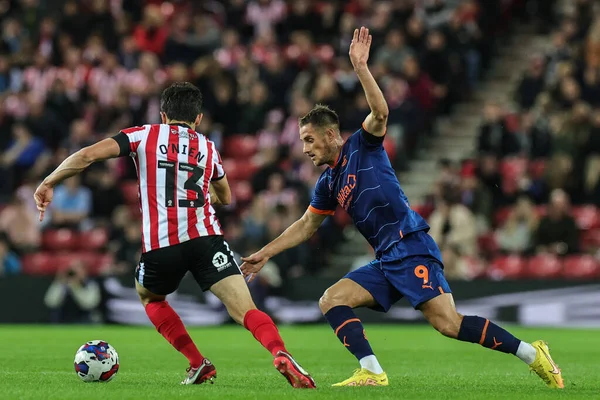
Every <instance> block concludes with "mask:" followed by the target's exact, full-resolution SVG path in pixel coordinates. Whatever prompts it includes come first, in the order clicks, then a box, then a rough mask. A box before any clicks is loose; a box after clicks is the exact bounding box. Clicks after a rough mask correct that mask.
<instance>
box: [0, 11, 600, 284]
mask: <svg viewBox="0 0 600 400" xmlns="http://www.w3.org/2000/svg"><path fill="white" fill-rule="evenodd" d="M3 3H6V4H7V5H8V7H4V8H0V13H2V15H1V18H0V20H1V21H2V29H3V35H2V38H1V41H0V175H1V176H2V179H1V180H0V231H3V232H4V233H5V236H6V237H7V238H8V240H9V242H10V251H11V252H14V253H15V254H17V255H19V256H20V258H21V261H22V263H21V265H22V268H21V271H22V272H23V273H27V274H48V275H52V274H54V273H56V271H57V269H60V268H63V267H65V266H66V265H67V264H69V263H71V262H73V261H74V260H81V261H83V262H84V263H85V264H86V265H87V266H88V268H90V271H91V273H92V274H120V273H123V271H131V269H133V265H134V263H135V262H136V259H137V257H138V256H139V228H138V225H137V224H138V222H137V220H138V219H139V217H140V215H139V209H138V205H137V199H138V194H137V184H136V182H135V179H134V178H135V170H134V166H133V163H131V161H129V160H125V159H123V160H115V161H111V162H107V163H104V164H102V165H97V166H95V167H94V168H92V169H90V170H89V171H87V172H86V173H85V174H84V175H83V177H82V184H81V186H79V185H75V184H74V185H73V187H65V188H64V189H63V190H64V192H65V195H64V197H65V198H64V201H63V203H64V204H63V205H64V207H63V208H61V209H58V208H56V209H55V210H52V211H51V213H50V221H49V223H47V224H45V225H39V224H38V223H37V221H36V220H35V206H34V204H33V202H32V194H33V190H34V189H35V186H36V185H37V183H38V182H39V180H40V179H41V178H42V177H43V176H44V175H45V174H46V173H47V172H48V171H49V170H51V169H53V168H54V167H55V166H56V165H57V164H58V163H59V162H60V161H61V160H62V159H64V158H65V157H66V156H67V155H68V154H70V153H72V152H73V151H76V150H78V149H80V148H81V147H83V146H85V145H87V144H90V143H92V142H94V141H96V140H98V139H101V138H104V137H108V136H112V135H114V134H115V133H116V132H118V131H119V129H121V128H124V127H128V126H133V125H139V124H143V123H156V122H158V121H159V114H158V107H159V104H158V98H159V95H160V92H161V90H162V88H164V87H165V86H166V85H168V84H170V83H171V82H173V81H178V80H188V81H191V82H193V83H195V84H196V85H197V86H199V87H200V88H201V90H202V92H203V94H204V102H205V110H206V112H205V114H204V119H203V122H202V126H200V128H199V130H200V131H201V132H203V133H205V134H206V135H207V136H209V137H210V138H211V139H212V140H213V141H215V143H216V145H217V147H218V148H219V150H220V151H221V153H222V155H223V157H224V165H225V170H226V172H227V174H228V176H229V179H230V182H231V186H232V190H233V194H234V204H233V205H231V206H228V207H226V208H221V209H219V210H218V213H219V216H220V218H221V221H222V222H223V225H224V227H225V230H226V234H227V239H228V241H229V242H230V243H231V245H232V247H233V248H234V249H235V250H236V251H237V252H239V253H241V254H246V253H248V252H249V251H251V250H252V249H256V248H257V247H260V246H261V245H262V244H264V243H265V242H266V241H267V240H269V239H271V238H273V237H275V236H277V235H278V234H279V233H281V232H282V230H283V229H285V227H286V226H288V225H289V223H290V222H292V221H293V220H295V219H296V218H297V217H298V216H299V215H300V213H302V212H303V210H304V207H305V206H306V204H307V201H308V199H309V198H310V195H311V190H312V187H313V185H314V183H315V182H316V179H317V178H318V176H319V174H320V171H319V170H318V169H315V168H314V167H313V166H312V165H311V164H310V163H307V162H306V160H305V156H304V155H303V154H302V150H301V146H300V142H299V141H298V138H297V134H298V129H297V118H298V116H300V115H303V114H304V113H305V112H307V111H308V110H309V109H310V108H311V107H312V105H313V104H315V103H318V102H320V103H326V104H328V105H330V106H332V107H333V108H335V109H336V110H337V111H338V113H339V115H340V120H341V126H342V129H343V130H344V132H345V135H348V134H350V133H351V132H352V131H353V130H354V129H356V128H357V127H358V126H359V125H360V122H361V121H362V119H363V118H364V116H365V115H366V113H367V109H368V107H367V105H366V101H365V98H364V95H362V92H361V91H360V90H359V87H358V82H357V79H356V77H355V75H354V73H353V71H352V67H351V65H350V63H349V60H348V57H347V51H348V45H349V42H350V39H351V33H352V29H353V28H354V27H355V26H358V25H361V24H364V25H368V26H369V27H370V29H371V31H372V32H373V50H372V56H371V60H370V63H371V65H372V70H373V72H374V75H375V76H376V78H377V79H378V81H379V82H380V83H381V85H382V87H383V90H384V93H385V95H386V98H387V100H388V102H389V104H390V122H389V130H388V132H389V134H388V137H387V138H386V142H385V148H386V150H387V151H388V154H389V155H390V159H391V160H392V163H393V165H394V166H395V168H397V169H398V171H407V170H409V168H410V163H409V161H410V159H411V158H412V157H414V156H415V154H416V153H417V152H418V151H419V150H420V149H421V148H422V145H423V140H422V138H423V137H435V135H437V134H438V132H436V129H435V126H436V125H435V121H436V119H437V118H438V117H439V116H443V115H445V114H448V113H451V112H453V106H454V105H455V104H456V103H458V102H460V101H461V100H463V99H465V98H468V97H469V96H470V94H471V93H472V91H473V90H474V89H475V88H476V87H477V84H478V82H479V81H480V79H481V78H482V76H484V75H485V72H486V71H487V69H488V68H489V67H490V65H491V63H492V60H493V58H494V49H495V47H496V46H497V40H498V38H501V37H503V36H502V35H503V34H504V33H505V31H506V27H507V24H506V23H505V22H506V20H507V19H509V18H510V17H511V15H510V6H513V5H515V4H517V5H519V4H521V5H522V3H523V2H520V1H510V2H501V1H495V0H494V1H492V0H489V1H488V0H478V1H476V0H446V1H444V0H432V1H412V0H404V1H389V2H388V1H373V0H351V1H317V0H295V1H288V2H285V1H282V0H251V1H244V0H227V1H203V2H195V1H172V2H161V1H150V0H148V1H141V0H140V1H129V0H117V1H109V0H95V1H91V0H89V1H58V0H57V1H45V2H42V1H39V0H27V1H16V0H13V1H5V2H3ZM584 3H586V2H585V1H583V2H581V4H584ZM503 4H504V6H505V7H504V8H503V7H502V5H503ZM507 4H508V6H509V7H506V5H507ZM44 7H46V9H44ZM556 26H557V27H558V28H556V29H555V31H553V32H552V33H551V35H553V36H552V37H553V42H554V43H555V45H556V48H555V50H554V51H553V52H551V53H549V54H544V55H543V56H541V57H538V58H536V59H535V60H534V62H532V70H531V71H529V72H528V73H527V74H526V75H525V76H524V78H523V81H522V83H521V84H520V85H519V87H518V88H517V89H516V101H517V102H518V104H519V105H520V108H519V110H517V111H516V112H508V111H506V110H503V109H501V107H499V106H497V105H494V104H489V105H486V112H485V114H486V122H485V124H484V125H482V127H481V132H480V138H479V142H478V143H479V145H478V148H479V150H480V154H479V157H477V158H474V159H470V160H465V161H464V162H463V165H462V169H460V168H457V169H456V172H455V173H453V175H452V176H451V177H448V179H447V182H440V186H439V188H436V193H438V196H437V199H436V200H435V201H434V202H432V203H430V204H429V203H428V204H416V205H415V209H418V210H419V211H420V212H421V213H422V214H423V215H424V216H425V217H427V218H435V217H436V213H439V210H440V207H439V205H440V203H441V202H442V201H444V202H446V203H448V205H449V207H447V208H448V209H450V210H454V209H457V208H456V205H458V204H463V206H464V207H462V208H461V209H460V211H459V212H460V213H462V214H465V213H472V214H474V216H475V217H476V218H477V219H478V220H482V221H483V223H481V224H479V223H478V226H480V225H481V226H484V227H488V229H479V230H478V231H477V233H476V235H474V236H473V237H469V239H468V240H472V242H470V243H465V246H464V249H462V250H461V249H456V248H454V249H448V248H446V249H444V251H445V253H444V256H445V257H446V256H447V257H449V260H452V257H453V254H452V253H456V252H458V253H457V254H454V255H455V256H457V257H454V258H455V259H456V260H457V263H462V264H463V266H464V268H465V271H469V272H468V273H465V274H461V273H458V274H453V272H452V269H453V268H452V266H450V268H449V273H451V274H453V276H456V277H458V278H461V277H465V278H474V277H484V278H492V279H497V278H499V277H504V278H506V277H511V278H519V277H525V276H530V277H536V278H544V277H549V276H558V275H560V276H565V277H573V278H584V277H592V276H598V273H599V271H600V269H599V267H598V264H597V261H596V259H595V258H594V257H592V256H591V255H593V254H595V252H596V251H597V250H598V249H599V248H600V217H599V214H598V210H597V206H598V205H600V195H599V194H598V193H600V189H599V188H600V180H598V179H597V178H598V176H599V175H598V165H600V162H599V161H598V160H599V159H600V157H599V154H600V150H599V149H600V147H599V146H598V143H596V142H598V140H596V139H595V136H596V130H597V128H598V126H600V118H599V117H598V115H596V114H597V112H595V111H592V110H593V107H594V106H597V102H598V98H597V96H596V95H597V93H596V92H597V86H598V82H599V80H598V79H597V78H598V76H597V74H598V70H597V65H596V64H597V63H598V59H597V58H596V56H595V54H596V53H595V52H594V49H595V46H597V45H598V42H597V41H598V39H597V31H598V27H597V26H596V25H592V26H590V21H588V20H586V17H585V11H584V10H583V11H582V10H579V12H578V14H576V17H569V18H565V19H564V20H563V21H562V22H561V24H558V25H556ZM574 29H575V30H574ZM580 48H581V49H583V50H585V51H584V52H583V53H582V52H579V51H576V50H577V49H580ZM599 143H600V142H599ZM559 150H562V151H559ZM583 177H585V178H583ZM472 178H475V182H474V186H473V188H471V189H465V190H462V191H461V190H460V189H458V188H459V187H463V188H466V187H467V186H466V185H464V182H465V181H466V180H469V179H472ZM496 185H497V186H496ZM560 188H562V189H564V190H566V192H567V193H568V196H569V197H570V198H571V200H572V202H573V203H574V204H575V207H574V208H572V215H573V218H574V219H573V221H574V223H575V224H576V225H575V226H576V230H577V232H579V234H581V235H582V236H581V241H580V240H576V242H577V243H578V244H579V243H580V244H581V246H574V247H579V248H578V249H575V248H573V249H571V248H568V249H567V251H563V252H560V251H558V253H559V254H556V256H561V257H558V258H552V257H551V256H547V255H543V256H540V257H542V258H543V263H541V264H543V266H544V267H543V268H542V267H537V262H534V261H535V260H536V259H533V260H529V259H527V257H529V255H532V254H534V253H536V247H537V246H539V245H540V242H539V241H540V240H541V238H539V237H538V235H536V234H535V232H536V229H537V225H538V221H537V219H536V220H535V221H534V220H527V221H523V220H522V219H520V217H519V215H516V213H515V210H516V209H515V207H514V204H515V203H516V202H517V199H519V201H521V202H523V204H524V205H523V206H522V207H523V209H525V210H527V207H531V208H532V209H535V210H538V213H539V215H540V218H541V221H540V222H539V224H544V218H545V217H544V216H543V215H544V210H545V209H544V208H540V207H543V206H545V205H546V204H547V203H548V200H549V198H550V192H551V191H552V190H555V189H560ZM522 193H527V194H528V195H529V197H530V198H531V199H532V200H531V203H532V204H529V203H528V201H527V200H526V199H522V196H520V195H521V194H522ZM555 193H558V192H555ZM556 196H557V197H560V196H558V195H556ZM475 198H476V199H477V201H474V200H473V199H475ZM561 199H562V200H561ZM561 201H562V202H563V203H564V202H565V198H564V196H563V197H562V198H560V199H558V200H557V202H558V203H561ZM486 202H487V203H489V204H486ZM567 206H568V205H567V204H562V203H561V204H558V206H557V207H556V208H557V209H558V211H556V212H553V213H550V212H549V213H548V215H550V217H548V218H547V221H546V224H547V225H548V226H550V227H552V226H555V225H556V219H555V218H554V217H553V215H555V214H556V215H558V214H560V215H563V214H564V212H563V211H564V210H563V211H560V209H561V207H563V208H565V207H567ZM536 207H537V208H536ZM548 209H550V206H548ZM486 210H487V211H486ZM565 210H566V208H565ZM561 212H563V214H561ZM32 215H33V218H32V217H31V216H32ZM515 215H516V216H515ZM565 215H567V214H565ZM568 215H571V214H568ZM445 218H446V217H445V216H444V215H442V218H441V221H442V229H440V232H442V234H443V235H445V234H446V233H447V232H446V231H447V226H446V225H447V224H446V223H444V222H443V221H445ZM511 218H512V219H511ZM569 218H570V217H567V216H564V217H563V219H564V220H565V221H567V222H566V223H568V220H569ZM513 220H514V221H513ZM15 221H20V223H19V225H18V226H16V225H15ZM509 221H513V222H514V223H512V225H511V224H509ZM348 223H349V221H348V219H347V216H345V215H344V214H343V213H337V214H336V216H335V218H330V219H329V220H328V221H327V223H326V224H325V225H324V226H323V227H322V229H321V230H320V231H319V232H318V235H317V237H315V238H314V239H313V240H311V241H309V242H308V243H307V244H305V245H304V247H303V246H300V247H299V248H297V249H295V250H292V251H290V252H288V253H286V254H282V255H280V256H279V257H276V258H275V259H274V260H273V261H274V263H275V264H276V265H277V266H278V267H279V270H280V273H281V275H282V277H284V278H289V277H296V276H300V275H303V274H315V273H318V271H319V270H320V269H322V267H323V266H324V265H325V266H326V265H328V257H329V254H330V251H331V250H332V249H333V248H335V246H337V245H338V243H339V242H340V241H343V240H344V236H343V234H342V231H343V229H344V227H345V226H346V225H347V224H348ZM553 224H554V225H553ZM513 225H514V226H513ZM132 226H133V227H135V228H137V230H138V232H136V231H135V230H134V229H133V228H131V227H132ZM502 229H507V230H509V229H513V230H515V231H518V232H517V233H518V235H525V236H527V235H529V236H530V237H526V238H527V241H525V242H524V243H530V244H529V245H528V247H527V248H525V249H515V248H514V246H512V247H511V243H504V242H503V241H502V240H499V236H501V235H500V233H501V232H502ZM552 229H558V228H556V227H555V228H552ZM552 229H549V231H552ZM517 233H514V234H512V235H513V236H515V235H517ZM509 236H510V235H509ZM519 237H520V236H519ZM550 239H551V238H550ZM550 239H548V240H550ZM513 240H514V238H513ZM547 248H548V249H550V250H552V249H555V250H559V248H562V247H561V246H560V245H557V244H556V243H555V242H548V243H547ZM575 250H577V251H575ZM579 250H581V251H585V253H586V254H588V256H586V255H580V254H578V253H579ZM461 251H462V252H464V253H460V252H461ZM556 252H557V251H555V253H556ZM503 253H516V254H517V255H507V254H503ZM563 253H564V254H563ZM565 254H568V256H566V257H565V258H562V256H563V255H565ZM488 265H489V267H488Z"/></svg>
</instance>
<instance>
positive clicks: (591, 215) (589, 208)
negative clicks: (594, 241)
mask: <svg viewBox="0 0 600 400" xmlns="http://www.w3.org/2000/svg"><path fill="white" fill-rule="evenodd" d="M572 213H573V218H575V222H576V223H577V227H578V228H579V229H581V230H588V229H593V228H598V225H599V222H600V221H599V218H598V209H597V208H596V206H593V205H589V204H588V205H585V206H579V207H573V210H572Z"/></svg>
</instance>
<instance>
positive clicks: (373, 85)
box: [354, 64, 389, 136]
mask: <svg viewBox="0 0 600 400" xmlns="http://www.w3.org/2000/svg"><path fill="white" fill-rule="evenodd" d="M354 70H355V71H356V75H357V76H358V79H359V80H360V83H361V85H362V87H363V90H364V92H365V96H366V97H367V103H369V108H370V109H371V113H370V114H369V115H368V116H367V118H366V119H365V128H366V130H367V131H368V132H369V133H370V134H372V135H375V136H383V135H384V134H385V127H386V124H387V119H388V114H389V109H388V105H387V102H386V101H385V97H384V96H383V92H382V91H381V89H380V88H379V85H377V82H376V81H375V78H374V77H373V74H371V71H370V70H369V67H368V66H367V65H366V64H365V65H363V66H359V67H358V68H356V67H355V69H354Z"/></svg>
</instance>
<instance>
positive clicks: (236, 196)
mask: <svg viewBox="0 0 600 400" xmlns="http://www.w3.org/2000/svg"><path fill="white" fill-rule="evenodd" d="M230 185H231V194H232V195H233V201H235V202H236V203H248V202H250V200H252V186H250V183H248V182H247V181H234V182H231V183H230Z"/></svg>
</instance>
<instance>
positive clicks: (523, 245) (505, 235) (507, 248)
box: [497, 196, 539, 254]
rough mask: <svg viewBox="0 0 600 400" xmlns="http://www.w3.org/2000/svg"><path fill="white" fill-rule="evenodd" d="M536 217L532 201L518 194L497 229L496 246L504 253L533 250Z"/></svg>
mask: <svg viewBox="0 0 600 400" xmlns="http://www.w3.org/2000/svg"><path fill="white" fill-rule="evenodd" d="M538 222H539V220H538V217H537V214H536V211H535V208H534V205H533V203H532V201H531V200H530V199H529V198H528V197H527V196H520V197H519V199H518V200H517V204H516V205H515V207H514V208H513V209H512V210H511V212H510V214H509V216H508V219H507V220H506V222H505V223H504V226H502V227H501V228H500V229H499V230H498V236H497V238H498V246H499V247H500V250H502V251H503V252H506V253H516V254H526V253H529V252H530V251H531V250H533V239H534V235H535V234H536V232H537V228H538Z"/></svg>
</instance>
